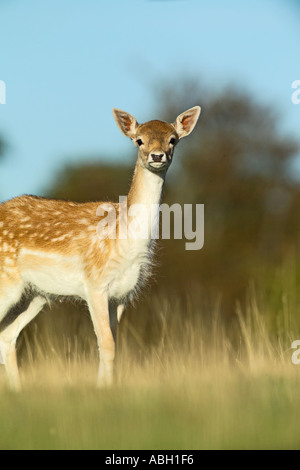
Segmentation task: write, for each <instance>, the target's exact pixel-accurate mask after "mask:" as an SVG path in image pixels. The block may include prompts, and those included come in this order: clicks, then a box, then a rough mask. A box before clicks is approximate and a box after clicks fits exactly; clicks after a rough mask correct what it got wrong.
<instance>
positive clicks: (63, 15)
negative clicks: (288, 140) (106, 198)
mask: <svg viewBox="0 0 300 470" xmlns="http://www.w3.org/2000/svg"><path fill="white" fill-rule="evenodd" d="M299 44H300V7H299V4H298V2H297V1H294V0H252V1H251V2H249V1H244V0H227V1H226V2H225V1H224V0H223V1H222V0H210V1H209V2H208V1H202V0H161V1H158V0H126V1H125V0H109V1H108V0H84V1H83V0H43V1H40V0H26V1H24V0H0V80H3V81H5V83H6V104H5V105H2V104H0V134H1V135H3V136H4V137H5V139H6V141H7V142H8V144H9V151H8V152H7V159H6V161H4V162H3V163H2V164H1V166H0V198H1V199H8V198H11V197H14V196H16V195H19V194H24V193H31V194H42V193H43V190H44V189H45V188H46V187H47V186H48V185H49V184H50V181H51V180H52V181H53V179H54V178H55V174H56V172H57V171H58V170H59V169H60V168H62V167H63V166H64V165H65V164H66V163H70V162H77V161H79V160H80V158H82V157H83V156H85V155H89V156H90V158H91V159H92V158H93V159H96V158H99V156H101V158H103V159H107V160H110V161H112V159H113V158H116V157H118V158H119V159H120V160H121V159H122V157H123V158H126V157H128V154H129V152H134V149H133V147H131V143H130V142H129V141H127V140H126V139H125V137H123V136H122V135H121V134H120V132H119V130H118V129H117V127H116V125H115V123H114V121H113V118H112V113H111V109H112V108H113V107H118V108H121V109H125V110H126V111H129V112H130V113H131V114H134V115H135V116H136V117H137V119H138V120H139V121H141V122H142V121H145V120H148V119H153V118H159V116H157V115H154V113H155V110H156V109H157V108H158V103H156V102H155V99H154V97H155V94H154V92H153V86H154V83H157V82H158V81H160V80H161V81H162V82H168V81H170V82H171V81H174V80H176V78H177V77H178V78H181V77H182V76H184V75H188V76H191V77H199V78H201V79H203V80H204V82H206V83H209V84H210V89H211V90H212V91H213V90H214V89H215V90H216V93H218V92H219V91H220V89H221V88H222V87H223V86H225V85H227V84H228V83H231V84H232V83H236V84H237V86H238V87H239V88H244V89H245V90H246V91H249V92H250V93H252V94H253V95H254V96H255V97H256V99H258V100H260V101H262V102H263V103H267V104H274V106H275V107H276V109H277V111H278V112H279V114H280V115H281V131H282V132H287V133H289V134H291V135H294V136H296V137H297V136H298V137H300V135H299V134H300V133H299V128H300V105H295V104H292V101H291V94H292V92H293V90H292V89H291V84H292V82H293V81H294V80H300V59H299V57H300V55H299ZM195 104H198V103H195ZM199 104H200V105H201V103H199ZM174 117H175V116H174Z"/></svg>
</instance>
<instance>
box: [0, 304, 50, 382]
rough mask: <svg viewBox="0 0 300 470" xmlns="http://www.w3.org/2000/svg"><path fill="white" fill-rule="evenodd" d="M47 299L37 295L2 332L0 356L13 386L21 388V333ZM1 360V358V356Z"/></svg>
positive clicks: (0, 334) (0, 335) (0, 336)
mask: <svg viewBox="0 0 300 470" xmlns="http://www.w3.org/2000/svg"><path fill="white" fill-rule="evenodd" d="M45 303H46V300H45V299H44V298H43V297H40V296H38V297H35V298H34V299H33V300H32V301H31V302H30V304H29V306H28V308H27V309H26V310H25V311H24V312H22V313H21V314H20V315H19V316H18V317H17V318H15V320H14V321H13V322H12V323H10V324H9V325H8V326H7V327H6V328H4V329H3V331H1V333H0V356H1V357H2V362H3V363H4V365H5V369H6V372H7V375H8V380H9V384H10V386H11V388H13V389H14V390H19V389H20V376H19V369H18V362H17V351H16V343H17V339H18V336H19V334H20V333H21V331H22V330H23V329H24V328H25V326H26V325H28V323H30V322H31V321H32V320H33V319H34V318H35V317H36V316H37V315H38V313H39V312H40V311H41V309H42V308H43V306H44V305H45ZM0 360H1V358H0Z"/></svg>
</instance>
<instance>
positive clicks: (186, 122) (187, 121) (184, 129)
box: [173, 106, 201, 139]
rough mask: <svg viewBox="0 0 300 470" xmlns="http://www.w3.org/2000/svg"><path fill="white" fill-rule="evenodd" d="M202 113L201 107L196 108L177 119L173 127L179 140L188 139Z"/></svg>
mask: <svg viewBox="0 0 300 470" xmlns="http://www.w3.org/2000/svg"><path fill="white" fill-rule="evenodd" d="M200 112H201V108H200V106H195V107H194V108H191V109H188V110H187V111H185V112H184V113H182V114H180V115H179V116H178V117H177V119H176V121H175V123H174V124H173V126H174V127H175V129H176V132H177V134H178V137H179V139H181V138H182V137H186V136H187V135H189V134H190V133H191V132H192V130H193V129H194V127H195V125H196V123H197V121H198V119H199V116H200Z"/></svg>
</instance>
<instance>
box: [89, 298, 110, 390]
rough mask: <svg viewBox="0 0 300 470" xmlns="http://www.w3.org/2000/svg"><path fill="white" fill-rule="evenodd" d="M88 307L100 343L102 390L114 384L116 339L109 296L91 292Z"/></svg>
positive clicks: (99, 380) (99, 383)
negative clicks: (112, 325)
mask: <svg viewBox="0 0 300 470" xmlns="http://www.w3.org/2000/svg"><path fill="white" fill-rule="evenodd" d="M88 305H89V309H90V314H91V317H92V322H93V325H94V330H95V333H96V336H97V341H98V347H99V356H100V367H99V374H98V386H99V387H101V388H102V387H107V386H110V385H112V383H113V372H114V359H115V339H114V335H113V333H112V329H111V325H110V317H109V306H108V299H107V296H105V295H103V294H101V293H99V292H97V291H94V290H90V291H89V293H88Z"/></svg>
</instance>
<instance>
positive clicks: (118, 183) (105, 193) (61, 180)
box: [47, 158, 132, 202]
mask: <svg viewBox="0 0 300 470" xmlns="http://www.w3.org/2000/svg"><path fill="white" fill-rule="evenodd" d="M99 160H100V161H101V158H99ZM131 173H132V171H131V169H130V167H128V166H124V165H123V164H122V165H108V164H101V163H100V164H99V163H98V164H97V163H85V164H82V165H78V166H69V167H66V168H65V169H64V170H63V171H62V172H61V173H60V174H59V175H58V176H57V178H56V180H55V182H54V184H53V186H52V188H51V189H50V190H49V191H47V195H48V196H50V197H54V198H57V199H70V200H73V201H77V202H84V201H107V200H110V201H112V200H113V201H118V198H119V195H120V196H123V195H126V194H127V193H128V190H129V187H130V181H131Z"/></svg>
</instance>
